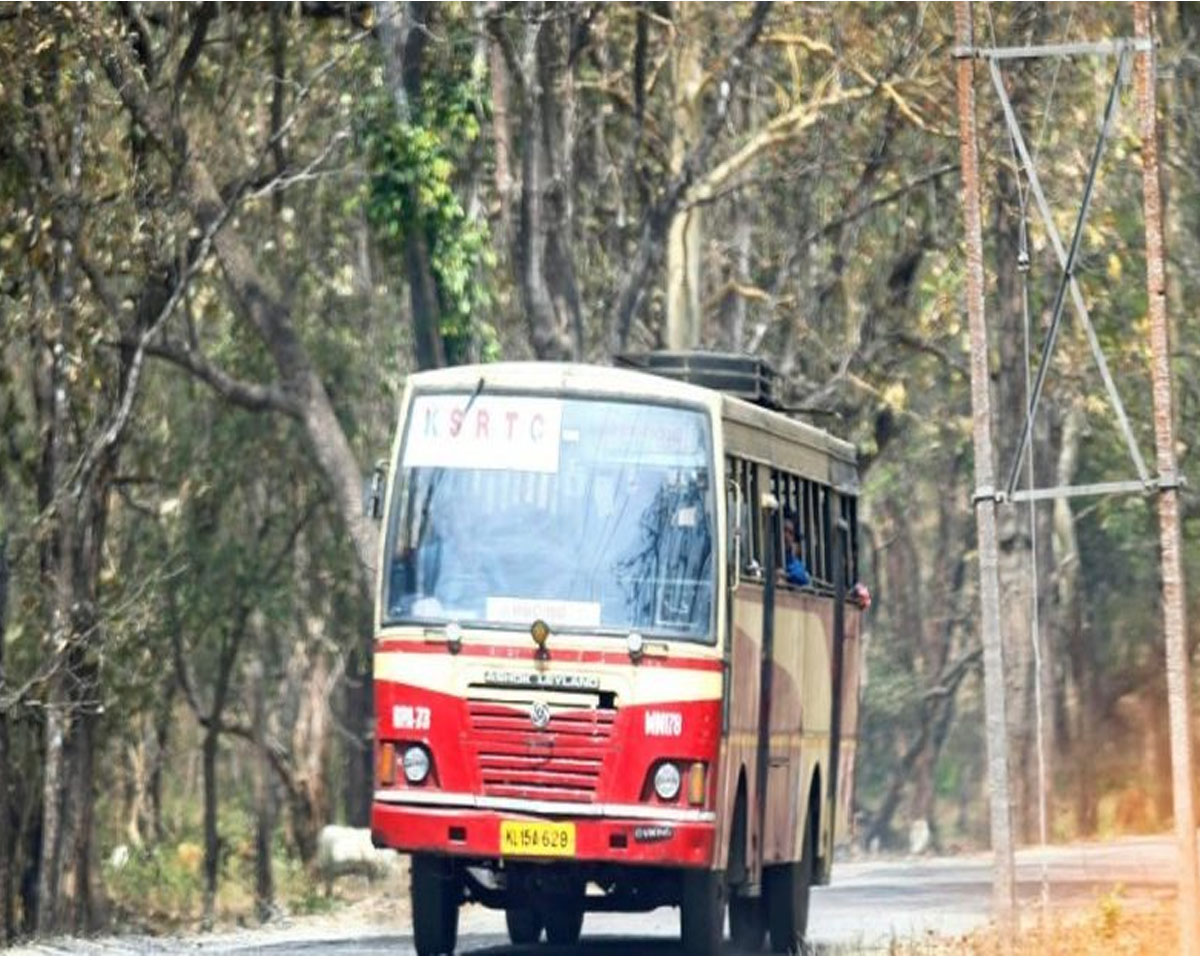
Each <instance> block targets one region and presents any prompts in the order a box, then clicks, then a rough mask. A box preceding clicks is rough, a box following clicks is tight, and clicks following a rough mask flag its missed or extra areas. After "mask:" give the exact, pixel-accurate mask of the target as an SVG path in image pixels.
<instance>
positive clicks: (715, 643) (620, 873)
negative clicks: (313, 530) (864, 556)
mask: <svg viewBox="0 0 1200 960" xmlns="http://www.w3.org/2000/svg"><path fill="white" fill-rule="evenodd" d="M683 369H684V373H683V375H684V376H687V377H688V378H689V379H692V380H693V381H694V380H696V379H700V380H702V381H703V380H705V379H706V377H707V378H708V380H710V381H712V382H718V381H719V378H717V379H714V378H712V377H710V376H709V375H708V374H706V373H704V372H703V371H702V372H701V373H699V374H696V373H695V371H694V370H692V368H691V366H690V365H689V364H684V368H683ZM689 370H692V372H691V373H688V371H689ZM676 373H678V371H676ZM693 374H694V375H693ZM391 464H392V470H391V475H390V477H389V480H388V483H387V491H386V495H385V497H384V503H385V505H386V507H385V510H384V513H385V519H384V535H383V537H382V540H383V546H382V563H381V565H380V567H381V573H380V585H379V597H378V605H377V611H376V644H375V663H374V683H375V711H376V717H377V720H376V764H375V766H376V770H375V776H376V783H375V791H374V800H373V804H372V810H371V829H372V837H373V840H374V842H375V843H376V845H378V846H386V847H391V848H394V849H396V850H400V851H404V852H408V853H411V854H412V916H413V925H414V938H415V945H416V949H417V951H418V952H419V953H422V954H429V953H448V952H452V951H453V949H454V945H455V941H456V933H457V926H458V914H459V908H460V905H461V904H463V903H468V902H477V903H481V904H483V905H485V906H487V907H492V908H496V909H502V910H504V911H505V913H506V921H507V926H508V930H509V933H510V935H511V938H512V940H513V943H514V944H518V945H523V944H530V943H533V942H535V941H537V940H538V939H539V938H540V937H541V935H542V933H543V931H544V932H545V935H546V938H547V940H548V941H549V942H550V943H552V944H556V945H560V946H567V945H570V944H572V943H574V942H575V941H576V940H577V939H578V938H579V934H580V928H581V925H582V922H583V917H584V914H585V912H587V911H646V910H651V909H654V908H656V907H659V906H668V905H678V906H679V907H680V908H681V913H682V922H681V928H682V936H683V945H684V947H685V949H686V950H687V951H688V952H694V953H715V952H717V951H718V949H719V948H720V945H721V940H722V936H723V930H724V925H725V917H726V912H727V911H728V916H729V923H730V929H731V931H732V936H733V938H734V945H735V947H736V948H737V949H739V950H740V951H743V952H745V951H749V950H754V949H756V948H758V947H760V946H761V945H762V942H763V940H764V938H765V936H766V934H767V933H768V932H769V934H770V940H771V945H772V947H773V948H774V949H776V950H780V951H786V952H795V951H796V949H797V948H798V947H799V946H800V941H801V940H802V938H803V937H804V935H805V930H806V925H807V918H808V902H809V889H810V887H811V885H812V884H814V883H818V884H819V883H825V882H828V878H829V872H830V863H831V858H832V852H833V847H834V838H835V837H836V836H837V835H838V834H840V833H841V832H842V831H843V830H844V829H845V827H846V823H847V813H848V798H849V792H850V781H851V776H852V772H853V766H854V743H855V731H856V725H857V707H858V662H859V659H858V648H859V632H860V620H861V614H862V607H861V604H860V603H859V601H858V596H859V594H858V593H857V592H854V591H852V589H851V587H852V585H853V584H855V582H856V562H857V550H856V540H855V518H856V511H855V502H856V500H855V498H856V492H857V480H856V469H855V457H854V451H853V448H852V447H850V446H849V445H848V444H846V443H844V442H842V441H839V440H837V439H835V438H833V437H832V436H830V435H829V434H827V433H825V432H823V431H821V430H818V429H815V428H814V427H812V426H809V425H806V424H804V423H800V422H798V421H796V420H794V419H792V418H790V417H788V416H786V415H784V414H782V413H779V412H776V411H774V410H771V409H767V408H766V407H764V406H763V405H761V404H755V403H752V402H747V401H746V400H743V399H739V398H738V397H737V396H734V395H731V394H730V393H729V392H725V391H722V390H717V389H710V388H707V387H704V386H698V385H696V384H695V383H694V382H692V383H688V382H680V381H679V380H677V379H671V378H668V377H666V376H660V375H656V374H653V373H647V372H641V371H636V370H630V369H614V368H607V367H594V366H585V365H570V364H549V363H502V364H492V365H487V366H477V367H460V368H451V369H445V370H438V371H431V372H426V373H420V374H416V375H414V376H412V377H410V378H409V380H408V384H407V387H406V389H405V393H404V397H403V403H402V406H401V412H400V418H399V428H398V430H397V437H396V442H395V448H394V450H393V455H392V459H391ZM785 526H787V527H790V530H788V531H787V535H785V529H784V528H785ZM785 544H786V546H785ZM793 544H794V546H793ZM789 550H794V551H796V552H797V553H798V556H796V557H795V558H791V557H786V556H785V555H784V554H785V551H789ZM792 559H795V560H800V561H801V562H802V563H803V565H804V567H805V568H806V575H807V579H808V582H807V583H802V582H799V581H802V580H803V579H804V578H803V577H801V578H797V577H795V576H793V577H790V578H789V576H788V574H787V570H788V569H789V566H790V568H791V569H792V570H793V572H794V571H795V569H796V564H795V563H794V562H793V563H791V564H789V563H788V562H787V561H789V560H792Z"/></svg>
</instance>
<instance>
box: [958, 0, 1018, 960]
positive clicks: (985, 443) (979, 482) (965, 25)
mask: <svg viewBox="0 0 1200 960" xmlns="http://www.w3.org/2000/svg"><path fill="white" fill-rule="evenodd" d="M954 26H955V37H956V40H955V44H956V46H957V47H958V49H959V51H960V52H959V55H958V56H959V59H958V65H957V68H958V138H959V145H960V147H961V150H962V183H963V210H964V214H965V218H966V239H967V315H968V319H969V320H970V325H971V416H972V419H973V420H974V424H975V530H976V536H977V538H978V542H979V597H980V605H981V607H982V611H981V612H982V615H983V674H984V706H985V710H986V714H987V721H986V725H987V753H988V757H987V771H988V773H987V779H988V801H989V805H990V810H991V828H992V850H993V852H994V853H995V856H996V868H995V877H994V884H993V909H994V911H995V914H996V921H997V922H998V923H999V925H1000V929H1001V933H1002V936H1003V938H1004V941H1005V943H1006V945H1007V943H1008V942H1010V940H1011V937H1012V929H1013V920H1014V918H1015V915H1016V886H1015V869H1014V864H1013V837H1012V810H1011V806H1010V803H1009V786H1008V741H1007V739H1006V738H1007V728H1006V725H1005V715H1004V709H1005V708H1004V654H1003V649H1002V646H1001V639H1000V576H999V561H998V557H997V552H996V499H995V487H996V477H995V467H994V465H993V463H992V401H991V394H990V380H989V377H988V344H987V326H986V324H985V322H984V313H983V231H982V223H981V217H980V210H979V153H978V150H977V148H976V145H975V67H974V60H973V59H972V57H971V56H970V55H969V54H964V51H967V50H969V49H970V48H971V47H972V46H973V43H974V41H973V38H972V35H971V34H972V30H971V4H970V3H969V2H967V0H958V2H957V3H956V4H955V5H954Z"/></svg>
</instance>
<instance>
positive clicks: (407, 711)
mask: <svg viewBox="0 0 1200 960" xmlns="http://www.w3.org/2000/svg"><path fill="white" fill-rule="evenodd" d="M431 719H432V717H431V712H430V709H429V708H428V707H411V706H409V705H408V704H403V703H398V704H396V705H395V706H394V707H392V726H393V727H395V728H396V729H397V730H428V729H429V722H430V720H431Z"/></svg>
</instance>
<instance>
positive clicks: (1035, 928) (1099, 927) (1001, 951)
mask: <svg viewBox="0 0 1200 960" xmlns="http://www.w3.org/2000/svg"><path fill="white" fill-rule="evenodd" d="M1178 950H1179V924H1178V914H1177V912H1176V908H1175V903H1174V901H1165V902H1160V903H1146V902H1145V901H1139V902H1137V903H1130V902H1127V901H1124V900H1122V898H1121V896H1120V893H1119V892H1114V893H1112V894H1109V895H1107V896H1104V897H1102V898H1101V899H1100V900H1098V901H1097V902H1096V903H1095V904H1094V905H1093V906H1092V907H1089V908H1088V909H1086V910H1076V911H1071V912H1067V913H1060V914H1057V915H1052V916H1051V917H1050V918H1049V919H1048V920H1047V922H1046V923H1045V924H1042V923H1041V922H1035V923H1033V924H1029V925H1026V926H1025V927H1024V928H1023V929H1022V930H1021V932H1020V933H1019V934H1018V936H1017V937H1016V940H1015V942H1014V943H1013V944H1012V946H1011V948H1009V949H1005V945H1004V943H1003V942H1002V938H1001V936H1000V934H999V931H998V930H996V929H995V928H994V927H985V928H982V929H980V930H977V931H974V932H972V933H969V934H966V935H964V936H959V937H937V938H930V939H922V940H916V941H908V942H900V943H897V944H894V945H893V950H892V953H893V954H908V955H920V956H997V955H1008V956H1045V955H1047V954H1049V955H1054V956H1076V957H1079V956H1084V957H1087V956H1093V957H1094V956H1124V957H1138V956H1153V955H1164V954H1165V955H1170V954H1175V953H1177V952H1178Z"/></svg>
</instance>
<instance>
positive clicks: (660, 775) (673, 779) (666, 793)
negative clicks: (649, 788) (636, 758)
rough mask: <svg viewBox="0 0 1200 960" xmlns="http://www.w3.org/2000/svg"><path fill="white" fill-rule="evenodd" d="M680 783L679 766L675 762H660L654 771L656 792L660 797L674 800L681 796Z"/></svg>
mask: <svg viewBox="0 0 1200 960" xmlns="http://www.w3.org/2000/svg"><path fill="white" fill-rule="evenodd" d="M680 783H681V778H680V776H679V768H678V767H677V766H675V764H673V763H660V764H659V765H658V769H657V770H655V771H654V792H655V793H657V794H658V796H659V798H660V799H663V800H674V799H675V798H676V797H677V796H679V785H680Z"/></svg>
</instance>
